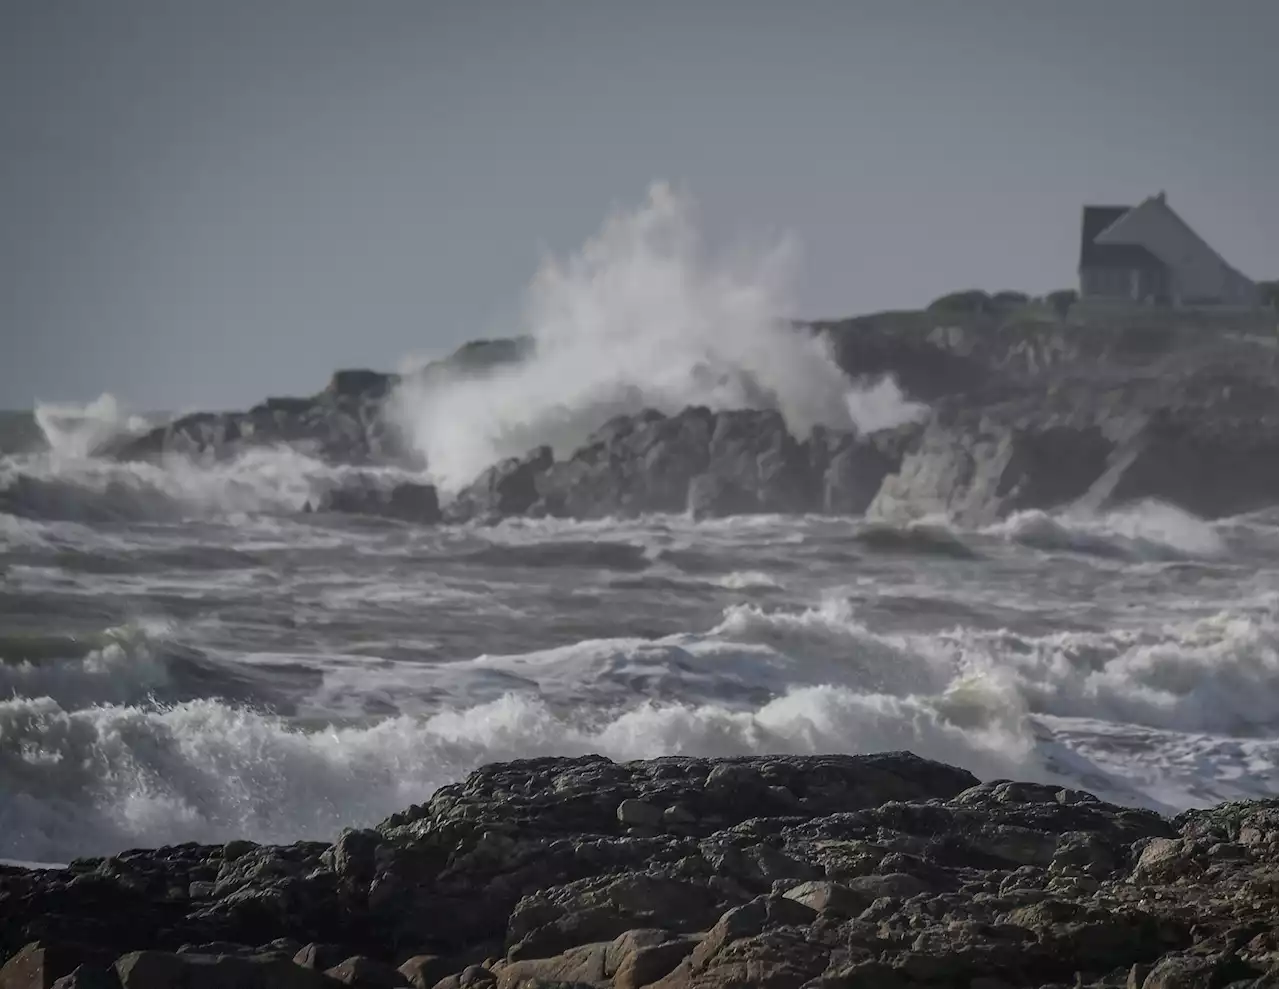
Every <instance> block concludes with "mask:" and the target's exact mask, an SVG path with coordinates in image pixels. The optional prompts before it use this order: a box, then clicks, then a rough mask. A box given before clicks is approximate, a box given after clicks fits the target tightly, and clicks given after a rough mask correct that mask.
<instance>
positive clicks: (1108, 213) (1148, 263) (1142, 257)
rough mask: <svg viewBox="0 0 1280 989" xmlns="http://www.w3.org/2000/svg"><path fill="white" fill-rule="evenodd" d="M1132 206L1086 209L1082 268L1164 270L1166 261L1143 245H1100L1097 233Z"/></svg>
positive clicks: (1081, 249)
mask: <svg viewBox="0 0 1280 989" xmlns="http://www.w3.org/2000/svg"><path fill="white" fill-rule="evenodd" d="M1132 208H1133V207H1131V206H1086V207H1085V208H1084V217H1083V219H1082V221H1081V224H1080V267H1081V268H1163V267H1164V262H1163V261H1161V260H1160V259H1159V258H1157V257H1156V256H1155V255H1154V254H1152V253H1151V252H1150V251H1148V250H1147V249H1146V248H1145V247H1143V246H1142V245H1141V244H1099V243H1097V240H1096V238H1097V236H1098V234H1100V233H1102V232H1103V231H1104V230H1106V229H1107V228H1108V227H1110V226H1112V225H1113V224H1114V223H1115V222H1116V221H1117V220H1119V219H1120V218H1121V217H1122V216H1124V215H1125V214H1126V213H1128V212H1129V211H1130V210H1131V209H1132Z"/></svg>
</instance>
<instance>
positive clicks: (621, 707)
mask: <svg viewBox="0 0 1280 989" xmlns="http://www.w3.org/2000/svg"><path fill="white" fill-rule="evenodd" d="M148 634H151V635H153V636H156V637H159V638H163V635H164V634H165V633H163V631H160V632H156V631H154V630H153V632H151V633H148ZM1276 634H1277V630H1276V615H1275V611H1274V609H1270V610H1266V609H1264V610H1255V612H1254V613H1252V614H1244V613H1240V614H1229V615H1227V614H1224V615H1219V616H1215V617H1211V618H1207V619H1201V620H1198V621H1191V622H1187V623H1185V624H1181V625H1175V626H1169V627H1168V628H1166V629H1165V630H1164V631H1163V632H1162V633H1160V634H1154V633H1150V632H1147V633H1139V632H1127V631H1113V632H1108V633H1097V634H1084V633H1071V634H1058V635H1049V636H1043V637H1032V636H1025V635H1016V634H1014V633H1012V632H1007V631H1004V632H975V631H972V630H956V631H954V632H951V633H945V634H937V635H896V636H895V635H878V634H874V633H872V632H870V631H869V630H867V629H866V628H865V627H864V626H863V625H861V624H860V623H859V622H858V620H857V618H856V615H855V614H854V611H853V609H852V607H851V606H850V605H849V604H848V603H847V602H845V601H842V600H837V599H832V600H829V601H827V602H825V603H823V604H821V605H819V606H817V607H814V608H810V609H805V610H800V611H793V610H768V609H764V608H760V607H756V606H749V605H736V606H733V607H730V608H729V609H727V610H726V611H725V613H724V615H723V618H722V620H721V621H720V622H719V623H718V624H717V625H716V626H715V627H713V628H711V629H709V630H708V631H707V632H705V633H701V634H683V635H678V636H671V637H667V638H662V639H600V640H591V641H584V642H580V643H577V644H574V645H570V646H564V647H560V648H555V649H547V650H538V651H534V652H529V653H525V654H517V655H508V656H481V657H478V658H476V659H473V660H467V661H462V662H457V663H451V664H444V665H422V664H409V663H406V664H389V665H388V664H381V665H380V666H379V667H378V668H376V669H374V668H369V667H361V668H360V669H361V672H360V675H359V676H358V677H354V678H352V677H347V678H346V679H345V681H344V686H345V687H346V688H347V689H353V690H363V691H368V692H370V693H378V694H379V695H381V696H384V697H392V698H395V697H400V698H403V699H405V701H406V703H405V704H404V708H405V709H410V708H412V706H413V705H412V704H411V703H408V700H409V699H410V698H412V696H413V695H414V694H415V693H421V694H423V695H426V694H430V695H432V696H435V697H437V698H444V699H446V703H445V704H444V706H443V707H442V706H440V704H439V703H437V704H436V705H435V711H434V713H427V714H425V716H424V715H420V714H411V713H400V714H395V713H393V714H392V715H391V716H389V717H387V718H385V719H383V720H380V721H378V722H377V723H375V724H370V723H368V722H367V721H363V720H362V721H358V722H356V723H348V724H346V725H343V724H341V723H329V724H328V726H327V727H320V728H315V727H313V728H312V729H311V730H303V729H302V728H301V727H300V726H299V724H298V723H297V722H290V721H287V720H284V719H281V718H278V717H275V716H273V715H270V714H267V713H263V712H262V711H261V710H257V709H254V708H248V707H243V706H240V705H238V704H235V703H234V702H228V701H226V700H222V699H219V700H215V699H211V698H208V697H204V698H200V699H188V700H183V701H180V702H175V701H173V700H172V699H170V700H167V701H143V700H141V699H138V698H132V699H131V698H128V697H126V696H124V695H122V694H121V693H119V692H118V691H117V690H116V688H115V687H114V686H112V684H111V676H112V674H113V672H114V673H115V674H117V675H118V674H119V673H120V672H121V670H122V667H121V665H120V664H122V663H124V662H125V659H124V657H123V656H122V654H121V653H118V652H115V653H113V652H111V651H110V648H109V647H108V648H107V649H102V650H99V651H98V652H96V653H91V654H90V656H89V657H87V658H86V659H84V660H83V661H82V662H81V663H79V664H78V665H77V664H67V665H65V666H64V667H63V669H62V671H61V672H60V673H58V674H57V675H56V676H54V675H52V674H39V673H38V672H34V671H33V670H32V669H29V670H26V671H21V670H19V671H13V670H11V671H10V672H9V673H8V674H7V676H8V680H6V681H5V687H6V689H9V690H17V691H20V692H22V693H26V692H27V691H36V690H45V691H47V692H48V693H47V694H46V695H44V696H26V697H15V698H13V699H11V700H8V701H4V702H0V736H3V737H4V738H5V739H6V740H7V744H6V745H5V746H4V747H3V748H2V749H0V856H6V857H15V858H27V859H33V860H44V861H49V860H58V859H65V858H67V857H69V856H70V855H73V854H84V853H86V852H88V851H103V852H105V851H113V850H118V849H119V848H121V847H124V846H128V845H138V844H148V845H153V844H157V843H164V842H175V841H186V840H204V841H215V840H222V839H225V838H228V837H231V836H247V837H250V838H254V839H256V840H264V841H286V840H289V841H291V840H296V839H298V838H299V837H328V836H331V835H332V834H333V833H335V832H336V831H338V830H339V829H340V828H341V827H343V826H346V825H351V824H356V823H372V822H375V821H377V820H378V819H380V818H382V817H384V816H386V815H387V814H389V813H392V812H394V811H396V810H398V809H400V808H402V807H403V806H405V805H406V804H409V803H412V802H417V801H421V800H422V799H424V798H425V797H426V796H427V795H428V794H429V793H430V792H432V791H433V790H434V789H435V788H437V787H438V786H440V785H442V784H444V783H447V782H451V781H453V780H455V779H457V778H459V777H460V776H461V775H463V774H465V773H466V772H467V771H468V770H470V769H471V768H474V767H475V766H478V765H480V764H482V763H485V762H488V761H492V760H502V759H511V758H522V757H527V756H532V755H551V754H559V755H578V754H585V753H590V752H599V753H603V754H605V755H608V756H610V757H613V758H615V759H631V758H647V757H652V756H656V755H661V754H668V753H684V754H700V755H712V756H718V755H730V754H745V753H780V752H791V753H805V752H832V751H839V752H862V751H876V750H885V749H898V748H904V749H910V750H911V751H914V752H917V753H919V754H921V755H924V756H928V757H933V758H938V759H942V760H944V761H948V762H951V763H959V764H961V765H964V766H966V767H967V768H969V769H971V770H973V771H974V772H976V773H978V775H980V776H985V777H988V778H991V777H1014V778H1024V779H1037V778H1038V779H1047V780H1057V781H1060V782H1068V783H1075V784H1077V785H1079V783H1080V781H1081V780H1087V781H1088V783H1089V786H1090V788H1091V789H1093V790H1095V791H1097V792H1100V793H1101V794H1102V795H1104V796H1110V797H1112V798H1113V799H1123V800H1125V801H1128V802H1134V803H1146V804H1149V805H1152V806H1157V807H1159V808H1161V809H1169V808H1171V807H1183V806H1190V805H1193V804H1202V803H1206V802H1212V801H1213V800H1217V799H1225V798H1229V797H1234V796H1240V795H1247V794H1265V793H1273V792H1274V791H1275V788H1276V782H1275V767H1276V762H1277V759H1276V742H1275V732H1274V728H1275V724H1276V719H1277V708H1276V696H1277V674H1276V668H1277V661H1276ZM131 655H135V658H136V654H131ZM129 670H130V671H131V675H135V676H138V675H139V672H138V670H137V669H136V668H135V667H129ZM143 672H144V673H145V674H146V675H145V676H143V677H142V682H141V686H146V687H155V686H157V685H161V686H163V684H164V682H165V678H167V677H172V676H173V675H174V670H173V667H172V665H170V666H162V667H161V668H159V669H158V671H157V670H156V669H152V670H151V672H149V673H147V672H146V669H145V668H144V670H143ZM153 674H154V676H153ZM146 676H151V677H152V679H151V680H149V681H148V680H147V679H146ZM77 677H78V678H79V682H78V684H77V682H76V678H77ZM334 688H335V684H329V685H328V686H327V687H323V688H321V689H334ZM95 692H96V693H97V701H95V702H94V703H92V704H84V703H83V702H84V701H86V699H87V697H88V696H89V695H91V694H94V693H95ZM170 696H171V697H172V694H170ZM104 699H107V700H109V702H108V703H102V702H101V701H102V700H104ZM1098 718H1111V719H1114V721H1112V722H1111V725H1112V729H1111V734H1112V735H1115V738H1114V739H1113V741H1114V744H1115V746H1116V747H1115V748H1108V743H1107V739H1108V737H1110V736H1109V735H1108V733H1107V732H1106V731H1102V730H1100V729H1090V730H1088V731H1083V730H1081V728H1080V726H1081V725H1085V724H1086V723H1088V724H1093V722H1094V721H1096V719H1098ZM1122 722H1123V723H1124V725H1125V726H1126V727H1124V729H1123V730H1124V731H1126V732H1129V733H1130V734H1132V733H1139V734H1141V735H1142V738H1143V740H1144V746H1145V748H1144V756H1143V758H1144V766H1147V763H1149V762H1150V761H1151V760H1155V762H1156V763H1157V764H1159V768H1160V772H1158V773H1157V772H1154V771H1152V772H1151V773H1147V774H1146V775H1145V776H1144V774H1143V773H1140V772H1135V773H1126V772H1125V771H1124V765H1123V763H1124V760H1123V759H1121V758H1120V755H1119V753H1120V752H1121V751H1124V750H1123V745H1124V744H1125V743H1124V740H1123V739H1122V738H1121V736H1120V735H1119V734H1117V732H1120V728H1118V727H1116V726H1117V725H1119V724H1120V723H1122ZM1128 751H1129V756H1128V758H1130V759H1132V750H1131V749H1130V750H1128ZM1162 759H1164V760H1167V763H1161V762H1160V760H1162ZM1242 760H1243V761H1244V762H1245V764H1247V765H1251V766H1253V767H1255V769H1256V772H1252V773H1250V774H1246V775H1244V776H1242V775H1241V774H1240V772H1239V769H1238V766H1239V765H1240V763H1241V761H1242ZM1147 768H1148V769H1150V766H1147Z"/></svg>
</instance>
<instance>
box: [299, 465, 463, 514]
mask: <svg viewBox="0 0 1280 989" xmlns="http://www.w3.org/2000/svg"><path fill="white" fill-rule="evenodd" d="M307 511H319V512H338V513H341V514H345V515H373V516H380V517H382V518H388V519H397V520H399V521H401V522H415V523H418V524H419V525H434V524H435V523H437V522H439V521H440V520H441V518H442V513H441V511H440V496H439V495H438V494H437V493H436V489H435V488H434V487H433V486H432V485H430V484H417V483H414V482H412V481H401V482H399V483H396V484H391V485H389V486H388V485H380V484H377V483H375V482H374V481H373V480H372V479H370V478H367V477H360V476H356V477H353V478H350V479H349V480H348V481H347V482H346V483H344V484H342V485H341V486H339V487H336V488H333V489H331V490H330V491H328V492H327V493H326V494H325V495H324V496H323V497H322V498H320V499H319V501H318V503H317V504H315V505H312V504H311V503H310V502H308V503H307Z"/></svg>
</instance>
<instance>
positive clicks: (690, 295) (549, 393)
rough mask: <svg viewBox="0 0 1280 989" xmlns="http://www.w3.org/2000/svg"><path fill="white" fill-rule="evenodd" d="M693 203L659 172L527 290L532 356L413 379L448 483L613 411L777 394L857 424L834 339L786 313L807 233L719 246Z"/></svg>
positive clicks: (402, 395) (840, 422) (792, 418)
mask: <svg viewBox="0 0 1280 989" xmlns="http://www.w3.org/2000/svg"><path fill="white" fill-rule="evenodd" d="M695 219H696V217H695V212H694V208H693V204H692V203H691V201H690V200H689V199H688V198H686V197H683V196H681V195H678V194H676V193H675V192H673V191H672V190H671V189H670V188H668V187H667V186H665V185H660V184H659V185H655V186H653V187H652V188H651V189H650V191H649V197H648V201H647V202H646V203H645V205H643V206H642V207H641V208H639V209H637V210H635V211H633V212H630V213H618V214H616V215H614V216H612V217H611V218H609V219H608V220H607V221H606V223H605V224H604V226H603V228H602V229H601V231H600V232H599V233H598V234H597V235H596V236H595V237H593V238H592V239H591V240H589V241H588V242H587V243H586V244H585V245H584V246H583V247H582V248H581V250H580V251H579V252H578V253H577V254H575V255H573V256H571V257H569V258H568V259H567V260H563V261H561V260H556V259H548V260H547V261H546V262H545V263H544V264H543V266H542V268H541V270H540V271H539V272H538V274H537V276H536V277H535V278H534V280H533V283H532V285H531V286H530V288H529V290H528V294H527V298H526V305H525V312H524V319H525V323H526V329H527V332H528V333H529V335H530V337H531V338H532V341H533V351H532V354H531V356H530V357H529V358H527V359H526V360H524V361H521V362H519V363H515V364H509V365H504V366H501V367H498V368H495V369H493V370H491V371H489V372H488V373H484V374H479V375H476V374H472V375H468V376H466V377H462V376H459V377H457V378H455V379H453V380H449V381H443V382H442V381H440V380H438V379H436V380H434V381H432V382H431V383H429V384H424V383H422V382H420V381H416V380H414V379H412V378H411V379H410V380H409V381H408V382H407V383H406V384H405V385H403V386H402V387H401V389H400V390H399V392H398V393H397V395H396V400H395V402H394V403H393V404H394V408H395V414H396V417H397V418H398V419H399V420H400V421H401V424H402V425H403V427H404V428H405V430H406V433H407V434H408V435H409V436H411V437H412V440H413V443H414V445H415V446H416V447H417V448H418V449H419V451H420V452H421V453H423V454H424V455H425V457H426V459H427V462H428V465H429V468H430V470H431V473H432V476H433V478H434V479H435V481H436V482H437V483H438V484H440V485H441V486H442V487H443V488H444V489H445V490H456V489H457V488H458V487H460V486H462V485H464V484H466V483H468V482H470V481H471V480H472V479H473V478H474V477H475V476H476V475H477V474H478V473H479V472H480V471H481V470H483V469H484V468H485V467H487V466H489V465H490V464H492V463H494V462H495V461H498V460H501V459H503V458H504V457H508V456H516V455H520V454H523V453H525V452H526V451H527V450H529V449H530V448H532V447H534V446H536V445H539V444H543V443H547V444H550V445H552V446H553V448H555V450H556V452H557V453H558V454H561V455H564V454H566V453H569V452H571V451H572V450H573V449H574V448H575V447H576V446H578V445H579V444H581V443H582V442H583V441H584V440H585V439H586V438H587V436H588V435H589V434H590V433H591V432H592V431H593V430H594V429H596V428H598V427H599V426H600V425H601V424H603V423H604V422H605V421H606V420H607V419H609V418H610V417H611V416H614V415H618V414H623V413H637V412H639V411H641V410H643V409H645V408H653V409H658V410H659V411H663V412H667V413H674V412H678V411H680V410H681V409H683V408H685V407H687V406H690V405H705V406H708V407H710V408H712V409H717V410H718V409H738V408H776V409H778V410H779V411H780V412H781V413H782V414H783V416H784V418H785V419H786V422H787V424H788V426H789V428H790V429H791V430H792V431H793V432H794V433H796V434H797V435H804V434H805V433H807V431H808V430H809V429H810V428H811V427H812V426H814V425H817V424H825V425H829V426H833V427H837V428H849V427H850V426H852V425H853V420H852V418H851V414H850V406H849V403H848V399H847V395H848V392H849V390H850V383H849V380H848V379H847V378H846V376H845V375H844V374H843V372H841V370H840V369H839V368H838V367H837V366H836V364H835V362H834V361H833V360H832V358H831V355H830V353H829V352H828V348H827V345H826V341H825V339H824V338H821V337H815V336H812V335H809V334H806V333H804V332H801V331H798V330H796V329H795V328H793V327H791V326H789V325H788V324H786V323H785V322H783V321H782V320H781V319H780V314H782V313H784V312H786V311H787V309H788V302H789V300H788V295H787V284H788V282H789V277H790V270H791V267H792V264H793V258H794V247H793V245H792V244H791V243H790V242H789V241H783V242H781V243H779V244H778V245H776V246H775V247H773V248H772V249H770V250H766V251H762V252H750V251H738V252H731V253H730V254H726V255H724V256H719V255H713V254H711V253H709V252H708V251H707V250H706V248H705V247H704V245H703V243H702V241H701V238H700V236H699V234H698V230H697V226H696V223H695Z"/></svg>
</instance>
